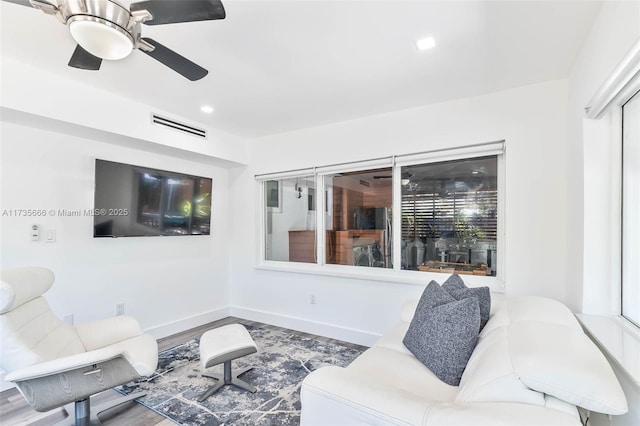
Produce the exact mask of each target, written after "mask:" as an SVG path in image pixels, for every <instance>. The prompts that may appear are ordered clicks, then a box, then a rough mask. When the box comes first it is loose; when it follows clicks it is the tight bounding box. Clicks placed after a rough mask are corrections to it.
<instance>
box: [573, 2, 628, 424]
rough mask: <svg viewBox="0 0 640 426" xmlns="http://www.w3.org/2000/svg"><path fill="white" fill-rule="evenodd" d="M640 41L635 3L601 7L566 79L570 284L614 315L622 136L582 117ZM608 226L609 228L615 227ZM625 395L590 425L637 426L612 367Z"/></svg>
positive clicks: (591, 307)
mask: <svg viewBox="0 0 640 426" xmlns="http://www.w3.org/2000/svg"><path fill="white" fill-rule="evenodd" d="M639 37H640V2H637V1H633V2H631V1H630V2H608V1H607V2H604V3H603V5H602V9H601V11H600V14H599V15H598V18H597V20H596V22H595V24H594V26H593V28H592V29H591V32H590V33H589V36H588V38H587V39H586V40H585V44H584V46H583V48H582V51H581V53H580V55H579V56H578V58H577V60H576V63H575V65H574V68H573V71H572V74H571V77H570V79H569V108H568V127H567V132H568V139H567V146H568V152H569V154H570V155H568V156H567V165H566V169H567V200H568V202H569V205H571V206H572V209H575V211H577V212H582V213H583V214H582V217H579V216H578V215H575V216H574V215H571V213H570V212H568V213H569V214H570V215H571V216H572V217H573V218H574V219H573V220H567V225H568V227H567V237H566V238H567V241H568V242H570V244H571V245H572V246H574V247H576V248H577V249H576V250H569V251H568V253H567V255H568V257H567V262H568V267H569V268H570V270H571V271H572V273H571V274H569V275H568V277H567V278H568V280H567V285H568V289H569V290H570V292H571V294H573V295H574V296H573V297H574V298H575V299H576V302H575V303H577V304H578V306H579V309H580V310H581V311H582V312H584V313H588V314H598V315H611V314H616V315H617V314H619V313H620V310H619V306H620V300H619V294H620V293H619V284H618V283H619V258H618V257H617V256H616V255H615V254H616V253H618V251H619V247H620V245H619V229H617V228H616V226H615V224H616V223H619V218H620V213H619V200H618V198H617V191H615V190H614V189H615V188H617V187H618V186H617V185H618V184H617V182H618V180H619V154H620V152H619V150H620V146H619V144H620V139H619V135H620V132H619V130H617V129H615V128H614V126H613V124H615V123H616V122H617V120H616V117H615V116H614V115H611V114H610V115H609V116H607V117H605V118H603V119H601V120H588V119H586V118H584V110H583V109H584V107H585V106H586V105H587V103H588V101H589V99H591V97H592V96H593V95H594V94H595V92H596V91H597V90H598V88H599V87H600V85H601V84H602V83H603V82H604V81H605V79H606V78H607V77H608V76H609V75H610V74H611V73H612V71H613V70H614V69H615V67H616V65H617V64H618V63H619V62H620V61H621V60H622V58H623V57H624V55H625V54H626V53H627V51H628V50H629V49H630V48H631V47H632V46H633V44H634V43H635V42H636V41H637V40H638V38H639ZM612 224H613V226H612ZM610 363H611V365H612V366H613V368H614V370H615V371H616V374H617V375H618V377H619V379H620V383H621V384H622V387H623V389H624V391H625V394H626V396H627V401H628V403H629V407H630V410H629V413H627V414H626V415H624V416H614V417H613V420H612V422H611V423H610V422H609V420H608V419H607V418H606V417H605V416H601V415H594V416H592V421H591V423H593V424H594V425H609V424H613V425H637V424H640V389H638V387H637V384H633V383H632V382H631V380H630V379H629V377H628V376H627V375H626V373H624V372H622V371H621V370H620V368H619V366H618V365H617V363H616V362H615V361H610Z"/></svg>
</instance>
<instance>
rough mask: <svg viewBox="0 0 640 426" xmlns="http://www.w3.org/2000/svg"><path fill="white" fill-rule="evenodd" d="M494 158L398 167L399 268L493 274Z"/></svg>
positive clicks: (495, 177) (496, 161)
mask: <svg viewBox="0 0 640 426" xmlns="http://www.w3.org/2000/svg"><path fill="white" fill-rule="evenodd" d="M497 170H498V159H497V156H491V157H484V158H471V159H463V160H454V161H445V162H437V163H428V164H419V165H415V166H408V167H404V168H402V172H401V175H402V181H401V182H402V210H401V214H402V245H401V248H402V269H413V270H425V271H431V272H447V273H451V272H454V271H455V272H457V273H467V274H475V275H494V276H495V274H496V263H497V262H496V243H497V232H498V173H497Z"/></svg>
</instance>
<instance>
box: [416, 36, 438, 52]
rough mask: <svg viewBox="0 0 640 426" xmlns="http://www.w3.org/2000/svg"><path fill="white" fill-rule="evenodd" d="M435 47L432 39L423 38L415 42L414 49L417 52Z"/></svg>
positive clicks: (434, 41)
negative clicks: (415, 48) (416, 49)
mask: <svg viewBox="0 0 640 426" xmlns="http://www.w3.org/2000/svg"><path fill="white" fill-rule="evenodd" d="M435 45H436V40H435V39H434V38H433V37H425V38H421V39H420V40H417V41H416V47H417V48H418V50H428V49H431V48H433V47H435Z"/></svg>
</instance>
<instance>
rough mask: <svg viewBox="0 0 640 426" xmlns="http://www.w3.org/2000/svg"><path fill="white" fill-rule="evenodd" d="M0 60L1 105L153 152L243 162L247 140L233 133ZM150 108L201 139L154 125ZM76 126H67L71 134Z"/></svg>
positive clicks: (73, 81) (245, 156)
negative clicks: (203, 135)
mask: <svg viewBox="0 0 640 426" xmlns="http://www.w3.org/2000/svg"><path fill="white" fill-rule="evenodd" d="M1 59H2V60H1V62H0V66H1V71H2V72H1V74H0V76H1V78H2V80H1V83H2V86H1V88H2V106H3V107H4V108H8V109H11V110H15V111H22V112H27V113H31V114H35V115H36V116H38V117H47V118H51V119H55V120H59V121H62V122H65V123H72V124H76V125H79V126H86V127H89V128H91V129H97V130H101V131H104V132H111V133H114V134H116V135H119V137H122V136H127V137H131V138H136V139H138V140H140V141H144V142H146V143H147V145H149V146H150V149H151V150H153V151H155V150H161V149H164V148H166V147H173V148H175V149H179V150H183V151H186V152H191V153H197V154H201V155H204V156H208V157H211V158H217V159H220V160H225V161H229V162H235V163H239V164H244V163H246V161H247V156H248V153H247V143H246V142H245V140H244V139H242V138H240V137H238V136H234V135H230V134H228V133H225V132H222V131H219V130H217V129H215V128H212V127H210V126H207V125H204V124H202V123H198V122H196V121H195V120H193V119H185V118H182V117H177V116H175V115H173V114H170V113H167V112H165V111H162V110H159V109H157V108H155V107H150V106H149V105H146V104H143V103H140V102H136V101H134V100H132V99H129V98H124V97H122V96H117V95H115V94H113V93H111V92H108V91H105V90H102V89H100V88H99V87H95V86H89V85H86V84H82V83H79V82H77V81H75V80H73V79H72V78H65V77H63V76H61V75H56V74H53V73H51V72H48V71H46V70H42V69H38V68H34V67H32V66H30V65H27V64H25V63H22V62H19V61H17V60H15V59H13V58H9V57H7V56H2V58H1ZM151 113H158V114H161V115H163V116H165V117H167V118H173V119H177V120H181V121H184V122H186V123H188V124H192V125H195V126H197V127H200V128H204V129H206V130H207V132H208V134H207V139H206V140H202V139H200V138H196V137H193V136H190V135H187V134H182V133H180V132H177V131H174V130H170V129H167V128H164V127H161V126H157V125H154V124H152V123H151ZM80 131H81V130H80V129H74V130H73V132H74V134H76V133H78V132H80Z"/></svg>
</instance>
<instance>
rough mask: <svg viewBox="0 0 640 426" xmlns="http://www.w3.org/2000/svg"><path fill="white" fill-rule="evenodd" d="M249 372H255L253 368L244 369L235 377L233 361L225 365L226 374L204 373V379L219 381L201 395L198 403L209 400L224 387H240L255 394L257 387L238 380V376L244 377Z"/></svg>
mask: <svg viewBox="0 0 640 426" xmlns="http://www.w3.org/2000/svg"><path fill="white" fill-rule="evenodd" d="M249 370H253V367H248V368H244V369H242V370H240V372H239V373H238V374H236V375H235V376H234V375H233V374H232V373H231V361H226V362H225V363H224V373H223V374H218V373H203V374H202V375H203V376H204V377H210V378H212V379H215V380H217V382H216V384H215V385H213V386H212V387H210V388H209V389H207V390H206V391H205V392H203V393H202V395H200V396H199V397H198V402H202V401H204V400H205V399H207V398H209V397H210V396H211V395H213V394H214V393H215V392H216V391H217V390H218V389H220V388H221V387H222V386H224V385H234V386H237V387H239V388H240V389H244V390H246V391H249V392H251V393H255V392H256V391H257V389H256V387H255V386H253V385H250V384H249V383H247V382H245V381H244V380H240V379H238V376H241V375H243V374H244V373H246V372H247V371H249Z"/></svg>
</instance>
